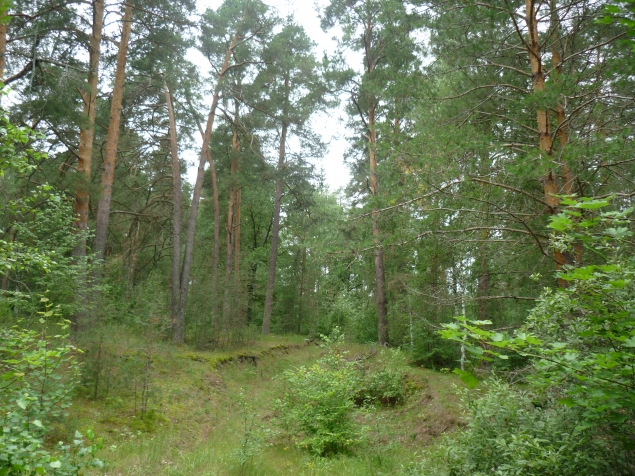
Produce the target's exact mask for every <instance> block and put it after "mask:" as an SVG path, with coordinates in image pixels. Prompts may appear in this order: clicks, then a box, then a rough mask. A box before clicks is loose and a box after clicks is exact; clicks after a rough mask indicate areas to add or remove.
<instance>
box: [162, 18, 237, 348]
mask: <svg viewBox="0 0 635 476" xmlns="http://www.w3.org/2000/svg"><path fill="white" fill-rule="evenodd" d="M243 20H244V18H243ZM238 34H239V32H238V29H237V30H236V32H235V34H234V37H233V38H232V42H231V44H230V46H229V48H228V49H227V53H226V54H225V59H224V61H223V65H222V66H221V68H220V71H219V73H218V81H217V82H216V87H215V88H214V95H213V97H212V104H211V106H210V109H209V114H208V116H207V125H206V126H205V134H204V135H203V145H202V147H201V155H200V157H199V161H198V170H197V173H196V182H195V184H194V191H193V193H192V206H191V208H190V216H189V219H188V221H187V233H186V236H185V253H184V255H183V267H182V269H181V278H180V283H181V296H180V304H181V305H180V306H179V314H178V316H176V320H175V322H174V324H173V326H172V341H173V342H175V343H179V344H180V343H183V342H184V340H185V311H186V310H187V297H188V292H189V286H190V272H191V270H192V259H193V257H194V241H195V236H196V222H197V218H198V208H199V205H200V202H201V192H202V190H203V178H204V177H205V162H206V161H207V159H208V157H210V154H209V143H210V140H211V137H212V128H213V126H214V120H215V118H216V108H217V107H218V101H219V98H220V91H221V88H222V86H223V82H224V81H225V76H226V75H227V71H228V70H229V62H230V60H231V58H232V55H233V53H234V49H236V44H237V43H238Z"/></svg>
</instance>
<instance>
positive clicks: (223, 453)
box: [71, 335, 460, 476]
mask: <svg viewBox="0 0 635 476" xmlns="http://www.w3.org/2000/svg"><path fill="white" fill-rule="evenodd" d="M126 339H128V341H127V342H125V341H126ZM114 341H115V342H117V343H118V345H125V344H127V345H129V346H131V347H128V348H129V349H130V348H134V345H133V344H134V342H135V338H134V337H133V336H124V335H120V336H118V337H117V338H116V339H114ZM140 346H142V345H141V343H139V342H137V347H140ZM346 347H347V350H348V351H349V355H350V356H351V358H355V357H356V356H357V355H360V354H365V355H368V354H369V353H375V354H376V353H377V352H376V351H377V348H376V347H375V346H368V345H366V346H363V345H347V346H346ZM272 349H273V350H272ZM323 352H324V350H323V349H321V348H320V347H318V346H316V345H314V344H307V343H305V342H304V340H303V339H301V338H298V337H284V336H275V337H270V338H267V339H262V340H259V341H257V342H256V343H254V344H253V345H251V346H249V347H248V348H244V349H236V350H234V351H231V352H201V351H196V350H193V349H190V348H187V347H182V348H176V347H172V346H170V345H167V344H157V345H156V347H155V348H154V350H153V365H152V372H151V384H150V391H151V393H150V400H149V406H148V412H147V414H146V416H145V418H143V419H142V418H140V416H139V402H138V397H137V398H136V399H135V398H134V395H133V394H132V392H131V391H130V389H128V391H127V392H124V391H123V390H122V389H119V390H118V392H117V393H116V394H115V392H114V391H113V393H112V394H111V396H109V397H108V398H102V399H98V400H91V399H88V398H78V399H77V401H76V402H75V405H74V406H73V412H74V414H73V418H72V420H73V421H74V425H73V428H72V429H71V430H73V431H74V429H79V430H80V431H81V430H83V429H85V428H87V427H90V428H93V429H94V430H95V432H96V433H97V435H98V436H100V437H102V438H103V439H104V449H103V450H102V452H101V455H100V457H101V458H103V459H106V460H108V462H109V466H108V468H107V470H106V471H105V472H104V474H107V475H111V476H115V475H173V476H177V475H184V476H185V475H187V476H194V475H203V476H204V475H228V476H229V475H243V474H245V475H254V476H255V475H263V476H264V475H267V476H269V475H287V474H293V475H331V474H334V475H339V476H347V475H351V476H353V475H355V476H360V475H389V474H390V475H394V474H399V473H400V472H402V470H403V468H404V467H407V466H408V465H409V464H411V463H412V462H413V461H415V460H417V459H418V455H420V454H421V453H422V450H425V448H426V447H427V446H428V445H430V444H432V443H434V441H435V439H436V438H437V437H439V436H440V435H442V434H444V433H448V432H451V431H453V430H454V429H455V428H457V426H458V425H460V415H459V414H458V401H457V398H456V396H455V392H454V385H460V382H459V381H458V379H457V378H456V377H455V376H454V375H451V374H447V373H440V372H434V371H431V370H426V369H422V368H415V367H412V368H410V370H409V373H408V386H409V388H410V393H409V396H408V398H407V400H406V402H404V403H403V404H402V405H398V406H395V407H387V408H380V409H373V410H363V411H360V412H359V414H358V415H357V417H356V418H357V420H358V421H359V422H360V423H361V424H363V426H364V427H366V431H365V437H364V439H363V442H362V443H361V444H359V445H358V446H357V447H356V448H354V449H353V451H352V452H351V453H350V454H345V455H339V456H337V457H333V458H328V459H327V458H318V457H313V456H311V455H309V454H307V453H306V452H304V451H302V450H299V449H297V448H296V447H295V446H294V445H293V444H292V442H291V441H288V440H287V439H286V438H285V437H283V436H280V435H279V434H278V435H276V434H275V433H276V426H275V425H274V424H273V422H272V418H273V416H274V414H273V402H274V401H275V399H276V398H279V397H280V396H281V395H282V392H283V390H284V388H283V387H284V383H283V381H282V380H281V379H280V378H279V376H280V375H281V374H282V373H283V372H284V370H286V369H289V368H293V367H297V366H300V365H305V364H311V363H312V362H314V361H315V360H316V359H318V358H319V357H320V355H322V353H323ZM241 356H250V357H254V359H255V365H254V359H251V358H247V359H245V358H242V357H241ZM371 365H372V364H371ZM137 393H138V392H137ZM135 400H137V402H136V405H135ZM241 402H243V403H241ZM135 407H136V408H135ZM135 410H136V411H135ZM265 431H268V433H264V432H265ZM265 435H266V436H267V438H264V436H265ZM241 447H242V448H243V449H246V450H247V451H243V453H242V454H243V458H241V457H240V451H238V450H239V448H241ZM250 455H251V456H250ZM241 459H242V462H243V463H244V464H243V465H241ZM93 474H99V473H96V472H95V473H93Z"/></svg>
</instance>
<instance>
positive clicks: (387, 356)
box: [355, 349, 406, 405]
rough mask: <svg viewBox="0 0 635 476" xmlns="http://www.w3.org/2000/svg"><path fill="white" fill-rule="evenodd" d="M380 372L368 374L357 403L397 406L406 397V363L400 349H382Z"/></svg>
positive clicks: (362, 384) (379, 364)
mask: <svg viewBox="0 0 635 476" xmlns="http://www.w3.org/2000/svg"><path fill="white" fill-rule="evenodd" d="M377 364H378V366H379V369H378V370H375V371H370V372H368V373H367V374H366V375H365V376H364V378H363V379H362V381H361V382H360V384H361V389H360V390H358V392H357V396H356V398H355V401H356V403H370V404H381V405H396V404H397V403H402V402H403V401H404V399H405V397H406V386H405V379H406V363H405V356H404V354H403V352H401V351H400V350H398V349H382V350H381V355H380V357H379V359H378V361H377Z"/></svg>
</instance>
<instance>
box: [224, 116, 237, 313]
mask: <svg viewBox="0 0 635 476" xmlns="http://www.w3.org/2000/svg"><path fill="white" fill-rule="evenodd" d="M237 123H238V116H235V122H234V131H233V136H232V162H231V166H230V173H231V181H232V184H231V187H230V189H229V204H228V206H227V246H226V255H225V295H224V297H223V321H224V323H225V325H226V326H229V321H230V318H231V311H232V301H233V299H232V294H233V292H232V288H233V287H234V284H233V283H232V265H234V241H235V239H236V235H235V231H236V228H235V220H236V197H237V193H236V184H235V179H236V172H237V169H238V148H239V143H238V129H237V125H236V124H237Z"/></svg>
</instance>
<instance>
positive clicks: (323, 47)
mask: <svg viewBox="0 0 635 476" xmlns="http://www.w3.org/2000/svg"><path fill="white" fill-rule="evenodd" d="M263 1H264V2H265V3H266V4H268V5H270V6H271V7H273V8H275V9H277V10H278V12H279V14H280V16H281V17H286V16H289V15H293V16H294V17H295V18H296V21H297V22H298V23H299V24H300V25H302V26H303V27H304V29H305V31H306V33H307V35H309V37H311V38H312V39H313V41H314V42H315V43H316V45H317V47H316V53H317V54H318V57H321V56H322V52H323V51H326V52H327V53H330V52H332V51H334V50H335V41H333V40H332V36H333V34H334V32H329V33H324V32H323V31H322V29H321V28H320V21H319V19H318V14H317V12H316V9H315V6H314V4H313V2H311V0H263ZM327 2H328V0H317V1H315V2H314V3H315V5H317V6H319V5H325V4H326V3H327ZM221 3H222V0H198V8H199V11H201V12H202V11H204V10H205V9H206V8H213V9H216V8H218V6H219V5H220V4H221ZM190 59H191V60H193V61H194V62H195V64H198V65H201V66H202V65H205V63H206V62H207V60H205V59H204V58H203V57H202V55H201V56H200V57H199V56H197V53H196V52H192V53H191V58H190ZM340 118H341V119H342V120H343V119H344V112H343V109H338V110H333V111H329V112H328V113H326V114H320V115H316V116H315V117H314V118H313V125H314V129H315V131H316V132H318V133H320V134H322V137H323V140H324V141H325V142H327V143H329V148H328V151H327V153H326V155H325V156H324V157H323V158H321V159H317V160H316V161H315V164H316V165H317V166H318V167H319V168H321V169H322V170H323V171H324V173H325V177H326V182H327V183H328V185H329V187H330V189H331V190H332V191H335V190H337V189H338V188H340V187H343V186H345V185H346V184H347V183H348V181H349V179H350V173H349V171H348V168H347V167H346V165H345V164H344V158H343V155H344V152H345V150H346V148H347V143H346V138H345V137H344V135H343V134H342V131H344V130H345V128H344V123H343V122H341V121H340ZM289 146H290V147H291V148H292V147H293V141H291V142H290V144H289ZM190 160H191V161H194V160H195V159H194V158H192V159H190ZM196 161H198V160H197V158H196ZM188 178H189V180H190V182H194V180H195V178H196V167H195V166H194V167H190V169H189V173H188Z"/></svg>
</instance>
